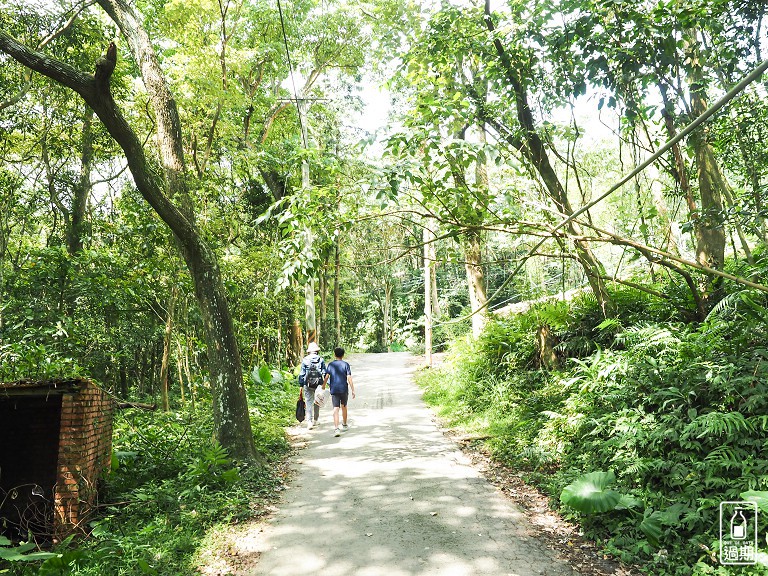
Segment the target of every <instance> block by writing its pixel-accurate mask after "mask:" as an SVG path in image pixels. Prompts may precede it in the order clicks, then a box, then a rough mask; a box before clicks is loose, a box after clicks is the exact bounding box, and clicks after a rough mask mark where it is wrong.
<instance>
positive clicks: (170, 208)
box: [0, 0, 257, 460]
mask: <svg viewBox="0 0 768 576" xmlns="http://www.w3.org/2000/svg"><path fill="white" fill-rule="evenodd" d="M99 4H100V6H101V7H102V8H103V9H104V10H105V11H106V12H107V13H108V14H109V15H110V17H111V18H112V19H113V20H114V21H115V23H116V24H117V25H118V26H119V28H120V30H121V32H122V33H123V35H124V36H125V37H126V38H127V39H128V43H129V45H130V47H131V50H132V53H133V56H134V58H135V60H136V63H137V65H138V67H139V70H140V72H141V74H142V78H143V79H144V84H145V86H146V88H147V91H148V94H149V97H150V100H151V102H152V105H153V108H154V111H155V118H156V120H157V127H158V138H157V142H158V152H159V157H160V165H161V167H162V171H161V172H158V171H156V170H155V169H154V168H153V167H152V164H153V163H152V162H151V161H150V159H149V158H148V157H147V155H146V154H145V152H144V149H143V146H142V143H141V141H140V140H139V138H138V137H137V135H136V133H135V132H134V131H133V129H132V128H131V127H130V125H129V124H128V122H127V121H126V119H125V117H124V116H123V114H122V113H121V111H120V109H119V107H118V105H117V103H116V102H115V100H114V97H113V95H112V93H111V90H110V79H111V77H112V74H113V72H114V70H115V66H116V64H117V46H116V45H115V44H111V45H110V46H109V48H108V49H107V51H106V54H105V55H104V57H103V58H101V59H99V61H98V62H96V66H95V72H94V74H93V75H89V74H86V73H83V72H81V71H80V70H78V69H77V68H74V67H73V66H70V65H68V64H66V63H64V62H62V61H60V60H57V59H55V58H52V57H50V56H48V55H46V54H43V53H40V52H37V51H34V50H32V49H30V48H29V47H27V46H25V45H23V44H21V43H20V42H18V41H16V40H15V39H14V38H13V37H12V36H11V35H10V34H8V33H7V32H5V31H4V30H0V50H2V51H3V52H5V53H6V54H8V55H10V56H11V57H13V58H14V59H15V60H17V61H18V62H19V63H21V64H22V65H23V66H26V67H28V68H30V69H31V70H34V71H36V72H39V73H41V74H43V75H45V76H48V77H49V78H51V79H52V80H54V81H56V82H59V83H61V84H62V85H64V86H67V87H68V88H70V89H72V90H73V91H75V92H76V93H77V94H79V95H80V96H81V97H82V98H83V99H84V100H85V102H86V103H87V105H88V106H89V107H90V108H91V109H92V110H93V111H94V113H95V114H96V115H97V116H98V117H99V119H100V120H101V122H102V123H103V124H104V126H105V127H106V129H107V130H108V132H109V133H110V135H111V136H112V137H113V138H114V139H115V141H116V142H117V143H118V144H119V145H120V147H121V148H122V150H123V152H124V154H125V157H126V160H127V161H128V166H129V168H130V170H131V174H132V175H133V178H134V182H135V184H136V187H137V189H138V190H139V191H140V192H141V194H142V196H143V197H144V198H145V200H146V201H147V202H148V203H149V204H150V205H151V206H152V207H153V208H154V209H155V211H156V212H157V213H158V215H159V216H160V218H161V219H162V220H163V221H164V222H165V223H166V224H167V225H168V227H169V228H170V229H171V231H172V232H173V234H174V236H175V238H176V240H177V241H178V243H179V247H180V249H181V252H182V255H183V257H184V260H185V262H186V264H187V267H188V269H189V271H190V274H191V277H192V280H193V284H194V287H195V295H196V297H197V301H198V304H199V306H200V310H201V313H202V317H203V323H204V325H205V327H206V335H207V342H208V357H209V370H210V373H211V381H212V390H213V414H214V426H215V430H216V436H217V439H218V441H219V442H220V443H221V445H222V446H224V447H225V448H227V449H228V450H229V451H230V454H231V455H232V456H233V457H235V458H239V459H242V460H255V459H256V458H257V455H256V452H255V446H254V442H253V436H252V433H251V427H250V419H249V415H248V406H247V400H246V397H245V390H244V388H243V378H242V368H241V364H240V354H239V350H238V348H237V341H236V339H235V334H234V327H233V324H232V319H231V316H230V313H229V307H228V304H227V298H226V292H225V289H224V286H223V282H222V279H221V273H220V271H219V266H218V262H217V258H216V255H215V253H214V252H213V251H212V250H211V248H210V247H209V246H208V245H207V243H206V242H205V240H204V239H203V237H202V235H201V234H200V232H199V230H198V228H197V226H196V225H195V222H194V215H193V212H192V210H191V206H190V203H189V198H188V195H187V193H186V192H187V181H186V179H187V174H186V168H185V163H184V154H183V143H182V132H181V125H180V122H179V116H178V112H177V110H176V104H175V101H174V99H173V96H172V94H171V92H170V89H169V86H168V83H167V81H166V79H165V77H164V76H163V73H162V71H161V69H160V65H159V62H158V60H157V56H156V54H155V52H154V50H153V47H152V45H151V42H150V39H149V37H148V35H147V34H146V32H145V31H144V29H143V27H142V25H141V22H140V19H139V17H138V14H137V13H136V12H135V10H134V8H133V7H132V6H131V5H129V4H127V3H126V2H123V1H121V0H114V1H109V0H101V1H100V2H99ZM174 197H175V198H176V200H177V201H179V202H180V204H181V207H179V206H177V205H176V204H175V203H174V201H173V200H172V198H174Z"/></svg>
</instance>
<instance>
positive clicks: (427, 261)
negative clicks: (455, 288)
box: [424, 226, 434, 368]
mask: <svg viewBox="0 0 768 576" xmlns="http://www.w3.org/2000/svg"><path fill="white" fill-rule="evenodd" d="M432 237H433V234H432V231H431V230H430V229H429V227H427V226H424V356H425V359H426V363H427V366H428V367H430V368H431V367H432V263H433V260H434V257H433V253H434V246H433V244H432Z"/></svg>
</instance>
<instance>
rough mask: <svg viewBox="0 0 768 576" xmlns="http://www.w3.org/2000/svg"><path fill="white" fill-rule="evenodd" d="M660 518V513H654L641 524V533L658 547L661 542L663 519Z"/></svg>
mask: <svg viewBox="0 0 768 576" xmlns="http://www.w3.org/2000/svg"><path fill="white" fill-rule="evenodd" d="M659 516H660V515H659V512H653V513H651V514H650V515H648V516H646V517H645V518H643V521H642V522H641V523H640V531H641V532H642V533H643V534H645V537H646V538H647V539H648V542H649V543H650V544H651V545H652V546H656V547H658V546H659V543H660V542H661V519H660V517H659Z"/></svg>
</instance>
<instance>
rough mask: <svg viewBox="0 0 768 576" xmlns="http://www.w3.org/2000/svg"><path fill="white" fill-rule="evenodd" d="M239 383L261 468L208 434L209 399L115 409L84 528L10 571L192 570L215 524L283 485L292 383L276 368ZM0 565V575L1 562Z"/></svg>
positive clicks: (248, 510)
mask: <svg viewBox="0 0 768 576" xmlns="http://www.w3.org/2000/svg"><path fill="white" fill-rule="evenodd" d="M266 380H267V381H266V382H260V381H258V379H257V378H252V380H251V381H250V382H249V383H248V385H247V393H248V400H249V407H250V411H251V424H252V427H253V431H254V437H255V443H256V448H257V450H258V452H259V453H260V454H261V456H262V458H263V459H264V461H265V462H266V465H265V466H244V465H242V464H240V463H238V462H234V461H232V460H231V459H230V458H229V455H228V454H227V451H226V450H225V449H224V448H222V447H221V446H220V445H218V444H217V443H215V442H214V441H213V439H212V438H213V425H212V417H211V410H210V409H209V406H210V403H209V402H206V401H205V400H206V399H205V398H199V399H198V403H197V409H196V410H192V409H191V408H190V407H187V408H186V409H184V410H181V411H179V412H175V413H171V412H169V413H162V412H146V411H141V410H136V409H129V410H122V411H118V412H117V413H116V415H115V420H114V439H113V445H114V457H113V465H112V470H111V472H110V473H109V474H108V475H107V476H106V478H105V485H104V488H103V490H102V491H101V492H100V500H101V502H100V506H99V514H98V516H95V517H93V518H91V519H90V522H89V524H88V526H87V531H88V535H87V536H86V537H85V538H84V539H80V540H72V541H69V542H68V543H67V545H65V546H60V547H59V548H58V549H55V550H54V552H56V553H58V554H60V555H61V556H60V557H57V558H52V559H50V560H46V562H45V563H43V564H42V565H40V564H39V563H35V564H33V563H24V565H22V564H21V563H14V565H13V566H11V568H10V570H11V572H9V573H10V574H18V575H24V576H27V575H32V574H37V575H38V576H48V575H50V576H53V575H54V574H55V575H64V574H71V575H78V576H103V575H105V574H110V575H158V576H160V575H162V576H186V575H189V576H192V575H193V574H198V573H199V572H198V570H197V567H196V566H195V558H196V557H197V555H198V554H200V553H201V550H200V548H201V546H202V545H203V543H204V541H205V537H206V534H207V533H208V532H209V531H210V530H211V529H212V528H214V527H215V526H217V525H222V524H228V523H233V522H240V521H244V520H246V519H248V518H250V517H253V516H254V515H256V514H258V513H259V511H260V510H261V508H262V507H263V502H264V501H265V500H267V499H271V498H274V496H275V494H276V491H277V490H278V489H279V487H280V486H281V484H282V479H281V477H280V476H279V474H278V473H277V467H276V466H273V465H272V464H274V463H275V462H276V461H278V460H279V459H281V458H283V457H284V455H285V454H286V453H287V451H288V449H289V445H288V443H287V440H286V438H285V434H284V426H285V425H287V424H288V423H290V422H291V419H292V417H293V415H292V412H293V405H294V402H295V397H294V391H295V388H294V387H293V385H292V384H291V382H289V381H288V380H284V379H283V378H282V377H280V376H279V375H271V376H270V377H269V378H267V379H266ZM0 572H3V570H2V569H0Z"/></svg>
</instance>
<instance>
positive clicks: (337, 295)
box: [333, 242, 341, 346]
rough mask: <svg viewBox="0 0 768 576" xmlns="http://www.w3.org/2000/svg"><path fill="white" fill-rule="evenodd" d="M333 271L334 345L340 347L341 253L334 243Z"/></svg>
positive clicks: (337, 245) (337, 244)
mask: <svg viewBox="0 0 768 576" xmlns="http://www.w3.org/2000/svg"><path fill="white" fill-rule="evenodd" d="M334 260H335V261H334V267H333V268H334V270H333V315H334V322H335V324H336V343H337V344H338V345H339V346H340V345H341V291H340V289H339V276H340V275H341V251H340V249H339V243H338V242H337V243H336V254H335V257H334Z"/></svg>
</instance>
